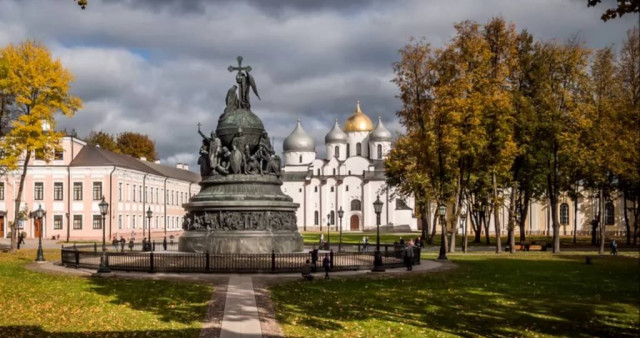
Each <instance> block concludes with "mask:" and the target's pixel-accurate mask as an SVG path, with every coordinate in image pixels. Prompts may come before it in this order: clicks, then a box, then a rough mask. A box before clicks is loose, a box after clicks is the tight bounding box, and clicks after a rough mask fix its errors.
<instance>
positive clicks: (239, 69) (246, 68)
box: [227, 56, 252, 73]
mask: <svg viewBox="0 0 640 338" xmlns="http://www.w3.org/2000/svg"><path fill="white" fill-rule="evenodd" d="M236 59H237V60H238V67H234V66H229V68H227V69H228V70H229V72H233V71H234V70H237V71H238V73H240V72H241V71H243V70H245V71H247V73H248V72H250V71H251V69H252V68H251V66H246V67H242V56H238V57H237V58H236Z"/></svg>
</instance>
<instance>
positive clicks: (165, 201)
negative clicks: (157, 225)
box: [162, 177, 169, 234]
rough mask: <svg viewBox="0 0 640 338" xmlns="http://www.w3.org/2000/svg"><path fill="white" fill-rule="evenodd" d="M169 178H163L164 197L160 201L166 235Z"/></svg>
mask: <svg viewBox="0 0 640 338" xmlns="http://www.w3.org/2000/svg"><path fill="white" fill-rule="evenodd" d="M168 179H169V177H165V178H164V196H162V199H163V201H164V233H165V234H166V233H167V180H168Z"/></svg>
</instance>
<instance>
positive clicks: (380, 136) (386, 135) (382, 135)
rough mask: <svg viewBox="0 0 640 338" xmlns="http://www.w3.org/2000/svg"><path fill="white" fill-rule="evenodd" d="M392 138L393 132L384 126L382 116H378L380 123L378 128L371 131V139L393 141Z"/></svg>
mask: <svg viewBox="0 0 640 338" xmlns="http://www.w3.org/2000/svg"><path fill="white" fill-rule="evenodd" d="M392 139H393V137H392V136H391V132H390V131H389V130H387V128H385V127H384V124H382V118H381V117H380V116H378V125H377V126H376V129H374V130H373V131H372V132H371V135H369V141H377V142H391V140H392Z"/></svg>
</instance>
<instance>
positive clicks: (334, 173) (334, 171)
mask: <svg viewBox="0 0 640 338" xmlns="http://www.w3.org/2000/svg"><path fill="white" fill-rule="evenodd" d="M335 175H336V168H333V176H335Z"/></svg>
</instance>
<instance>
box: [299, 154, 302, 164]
mask: <svg viewBox="0 0 640 338" xmlns="http://www.w3.org/2000/svg"><path fill="white" fill-rule="evenodd" d="M299 161H300V163H302V155H300V158H299Z"/></svg>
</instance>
